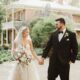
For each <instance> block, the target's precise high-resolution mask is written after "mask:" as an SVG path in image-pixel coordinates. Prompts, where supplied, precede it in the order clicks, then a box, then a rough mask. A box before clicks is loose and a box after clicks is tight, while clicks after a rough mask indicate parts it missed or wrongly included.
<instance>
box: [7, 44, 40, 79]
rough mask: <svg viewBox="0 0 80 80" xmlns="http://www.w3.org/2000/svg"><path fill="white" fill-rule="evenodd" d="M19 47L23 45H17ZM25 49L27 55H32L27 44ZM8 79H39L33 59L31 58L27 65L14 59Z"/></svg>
mask: <svg viewBox="0 0 80 80" xmlns="http://www.w3.org/2000/svg"><path fill="white" fill-rule="evenodd" d="M19 47H23V46H21V45H19V46H18V48H19ZM25 49H26V51H27V53H28V55H32V54H31V50H30V46H29V45H26V48H25ZM8 80H40V78H39V73H38V70H37V67H36V63H35V61H34V60H33V59H32V61H31V62H30V63H29V64H28V65H27V64H24V63H21V62H17V61H16V63H15V67H14V69H13V70H12V71H11V73H10V76H9V79H8Z"/></svg>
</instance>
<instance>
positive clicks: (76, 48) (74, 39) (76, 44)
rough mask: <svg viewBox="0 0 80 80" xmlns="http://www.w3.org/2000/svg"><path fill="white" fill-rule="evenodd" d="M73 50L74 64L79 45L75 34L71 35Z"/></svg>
mask: <svg viewBox="0 0 80 80" xmlns="http://www.w3.org/2000/svg"><path fill="white" fill-rule="evenodd" d="M71 48H72V49H71V61H72V62H73V63H74V62H75V60H76V57H77V53H78V43H77V39H76V34H75V33H73V34H72V35H71Z"/></svg>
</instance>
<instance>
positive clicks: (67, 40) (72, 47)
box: [42, 30, 78, 64]
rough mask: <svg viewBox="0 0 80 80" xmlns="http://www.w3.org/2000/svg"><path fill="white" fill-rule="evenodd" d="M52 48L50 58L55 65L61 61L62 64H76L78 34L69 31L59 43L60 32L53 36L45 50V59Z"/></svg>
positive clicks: (54, 33)
mask: <svg viewBox="0 0 80 80" xmlns="http://www.w3.org/2000/svg"><path fill="white" fill-rule="evenodd" d="M51 48H52V54H51V56H50V62H51V63H52V64H53V63H55V62H56V61H59V62H60V63H62V64H69V61H71V62H73V63H74V62H75V60H76V56H77V53H78V44H77V40H76V34H75V33H74V32H71V31H69V30H66V32H65V33H64V35H63V38H62V39H61V41H60V42H59V41H58V31H55V32H53V33H52V34H51V37H50V39H49V41H48V43H47V45H46V48H45V49H44V50H43V55H42V57H43V58H46V57H47V56H48V53H49V51H50V49H51Z"/></svg>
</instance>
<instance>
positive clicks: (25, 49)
mask: <svg viewBox="0 0 80 80" xmlns="http://www.w3.org/2000/svg"><path fill="white" fill-rule="evenodd" d="M16 50H17V51H21V52H26V54H27V55H32V53H31V49H30V45H29V44H26V46H23V45H22V44H19V45H17V48H16Z"/></svg>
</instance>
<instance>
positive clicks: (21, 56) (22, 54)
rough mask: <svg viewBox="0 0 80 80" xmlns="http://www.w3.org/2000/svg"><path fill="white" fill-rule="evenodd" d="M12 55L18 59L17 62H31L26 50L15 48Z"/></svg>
mask: <svg viewBox="0 0 80 80" xmlns="http://www.w3.org/2000/svg"><path fill="white" fill-rule="evenodd" d="M13 56H14V59H16V60H18V61H19V62H23V63H26V64H28V63H30V62H31V56H30V55H27V52H26V51H25V50H23V49H19V50H16V51H15V52H14V55H13Z"/></svg>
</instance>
